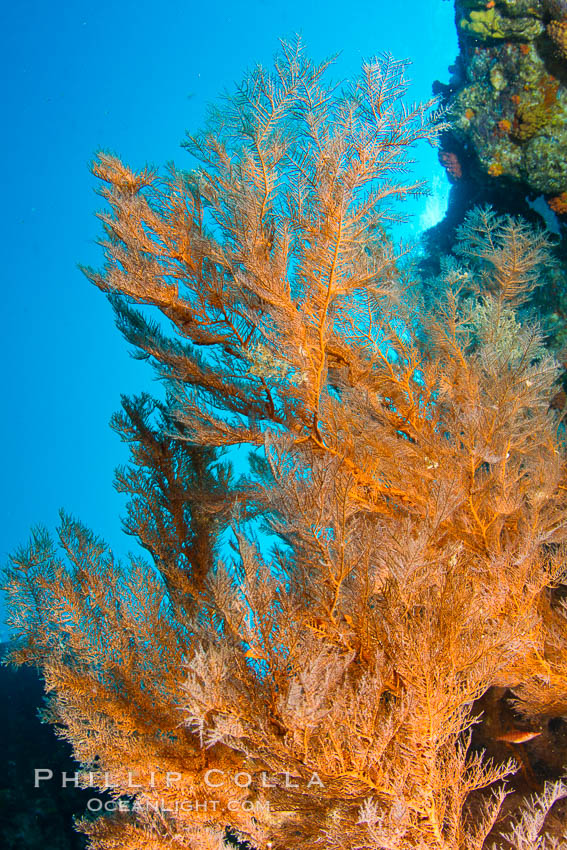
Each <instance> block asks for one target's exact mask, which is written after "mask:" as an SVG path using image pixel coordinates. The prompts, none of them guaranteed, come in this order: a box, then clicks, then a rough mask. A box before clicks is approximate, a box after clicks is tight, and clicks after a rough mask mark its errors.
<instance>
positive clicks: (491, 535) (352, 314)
mask: <svg viewBox="0 0 567 850" xmlns="http://www.w3.org/2000/svg"><path fill="white" fill-rule="evenodd" d="M465 5H467V8H468V7H469V6H470V9H471V10H470V14H469V17H468V18H467V20H468V31H469V32H470V31H471V30H473V31H474V32H476V33H477V34H478V35H479V37H482V38H484V34H485V30H486V29H487V28H489V29H490V32H491V33H492V35H494V34H496V35H497V36H498V37H499V38H500V37H501V32H500V30H501V28H502V26H503V24H502V21H501V18H503V16H504V13H503V12H502V11H501V7H502V6H503V5H504V6H505V7H506V9H509V8H510V7H511V3H506V4H501V3H498V4H496V3H491V4H488V6H487V11H486V12H483V13H482V14H480V13H478V14H473V13H476V12H477V6H476V4H465ZM491 9H492V10H495V11H490V10H491ZM498 16H499V17H498ZM538 26H539V25H538ZM542 26H543V24H542ZM462 29H463V31H465V30H467V27H465V26H463V27H462ZM327 64H328V63H323V64H322V65H316V64H313V63H312V62H311V61H309V60H308V59H307V58H306V56H305V55H304V53H303V50H302V47H301V44H300V43H296V44H293V45H283V47H282V51H281V53H280V54H279V56H278V57H277V59H276V61H275V65H274V67H273V68H272V69H271V71H267V70H264V69H261V68H257V69H255V70H254V71H253V72H251V74H250V75H249V76H248V77H247V78H246V79H245V80H244V81H243V83H242V84H241V85H240V86H239V87H238V88H237V90H236V91H235V93H234V94H233V95H232V97H230V98H228V99H227V100H226V101H225V103H224V105H223V109H222V110H220V111H215V112H213V113H212V114H211V118H210V122H209V124H208V126H207V127H206V128H205V130H204V131H203V132H202V133H201V134H198V135H196V136H193V137H190V138H189V140H188V142H187V148H188V150H189V152H190V153H191V154H192V160H191V170H188V171H180V170H175V169H173V168H171V169H170V170H169V171H168V172H167V173H165V174H164V175H162V176H159V175H158V174H157V173H155V172H153V171H151V170H149V169H146V170H144V171H142V172H138V173H136V172H134V171H132V170H131V169H129V168H128V167H127V166H125V165H124V164H123V163H121V162H120V161H119V160H117V159H115V158H113V157H110V156H107V155H101V156H99V157H98V159H97V160H96V162H95V164H94V172H95V174H96V175H97V176H98V177H99V179H100V181H101V193H102V195H103V197H104V198H105V199H106V201H107V203H108V210H107V211H106V212H104V213H101V215H100V218H101V221H102V224H103V228H104V233H105V241H104V243H103V244H104V250H105V252H106V264H105V267H104V269H103V270H102V272H96V271H91V270H87V273H88V275H89V277H90V278H91V279H92V281H93V282H94V283H95V284H96V285H97V286H98V287H100V288H101V289H102V290H103V291H105V292H107V293H108V295H109V297H110V299H111V302H112V304H113V306H114V308H115V311H116V316H117V321H118V326H119V328H120V329H121V331H122V332H123V333H124V335H125V337H126V338H127V340H128V341H129V342H130V343H131V344H132V345H133V346H134V348H135V349H136V351H137V352H138V355H139V356H140V357H141V358H144V359H148V360H150V362H152V363H153V365H154V366H155V368H156V369H157V370H158V373H159V374H160V376H161V377H162V380H163V381H164V383H165V386H166V388H167V399H166V401H165V402H159V401H156V400H153V399H151V398H150V397H149V396H147V395H143V396H140V397H137V398H124V399H123V408H122V411H121V412H120V413H119V414H117V415H116V417H115V418H114V420H113V426H114V428H115V429H116V430H117V431H118V432H119V433H120V434H121V436H122V438H123V439H124V440H125V441H126V442H127V443H128V445H129V447H130V452H131V463H130V465H129V466H128V467H126V468H123V469H120V470H118V473H117V482H116V483H117V487H118V488H119V490H121V491H122V492H124V493H127V494H128V496H129V498H130V501H129V507H128V515H127V517H126V520H125V529H126V531H127V532H128V533H130V534H132V535H134V536H135V537H136V538H137V539H138V540H139V542H140V543H141V545H142V546H143V547H144V548H145V550H146V551H147V553H148V556H149V560H147V561H144V560H143V559H141V558H132V560H131V563H129V564H127V565H122V564H120V563H118V562H117V561H116V560H115V558H114V557H113V555H112V552H111V550H110V549H109V548H108V547H107V546H106V544H105V543H103V542H102V541H101V540H100V539H99V538H97V537H95V536H94V535H93V534H92V533H91V532H90V531H89V530H88V529H87V528H85V527H84V526H83V525H82V524H80V523H79V522H77V521H76V520H74V519H73V518H72V517H70V516H67V515H63V516H62V522H61V527H60V530H59V539H58V541H57V542H55V541H53V540H52V539H50V537H49V535H48V534H47V533H46V532H44V531H42V530H36V531H35V532H34V534H33V536H32V538H31V540H30V542H29V544H28V545H27V546H24V547H22V548H21V549H20V550H19V551H18V552H16V553H15V554H14V555H13V557H12V559H11V566H10V568H9V571H8V579H7V581H8V592H9V595H10V597H11V604H12V611H13V617H12V623H13V627H14V629H15V631H16V634H17V643H16V646H15V648H14V651H13V653H12V660H13V661H14V662H15V663H19V664H31V665H36V666H37V667H38V668H39V669H40V670H41V671H42V674H43V676H44V678H45V684H46V688H47V691H48V695H49V701H48V704H47V708H46V709H45V718H46V719H47V720H49V721H50V722H52V723H54V724H55V725H56V727H57V729H58V732H59V734H60V735H61V736H62V737H64V738H65V739H66V740H68V741H69V742H70V743H71V745H72V747H73V750H74V754H75V757H76V759H77V761H78V762H79V763H80V765H81V771H82V772H84V773H85V774H87V775H88V777H89V782H90V781H91V777H92V784H93V786H94V787H95V788H97V789H100V790H105V789H106V790H107V793H108V794H109V799H110V800H111V803H110V804H109V808H110V809H112V811H108V809H107V810H106V811H105V806H104V804H103V803H101V805H100V806H99V809H100V814H99V815H97V816H95V815H96V813H87V815H86V816H85V817H84V818H83V819H82V820H81V821H80V822H79V823H78V828H79V829H80V830H81V831H82V832H83V833H84V834H85V835H86V836H88V841H89V847H90V848H93V850H111V848H112V849H113V850H114V848H118V847H120V848H128V850H136V849H137V848H138V849H139V850H141V849H142V848H143V850H165V848H172V847H176V848H178V847H186V848H191V850H205V848H207V850H209V849H210V850H213V849H214V850H217V848H223V847H226V846H227V845H230V844H231V843H232V844H233V843H234V842H235V841H238V842H247V843H248V845H249V846H250V847H254V848H258V849H259V850H264V848H266V850H271V848H278V850H279V848H281V850H283V848H290V847H297V848H301V850H321V848H325V849H326V850H339V848H345V847H351V848H359V849H360V850H363V848H364V850H366V848H368V850H384V848H391V850H395V849H396V848H399V850H407V849H408V848H416V850H417V848H420V850H424V848H428V849H429V848H431V849H432V850H457V848H459V850H461V848H462V850H481V848H488V847H497V848H502V850H504V848H506V850H508V848H516V850H530V849H531V850H536V848H537V850H544V848H560V847H565V846H566V843H565V842H566V841H567V837H566V835H565V823H566V818H565V810H564V809H562V808H561V807H562V805H564V803H563V800H564V798H565V797H566V795H567V787H566V786H564V785H563V784H562V782H561V777H562V776H563V774H564V770H565V764H567V737H566V733H565V724H564V721H563V718H564V717H565V716H567V673H566V671H567V606H566V604H565V598H566V585H565V555H566V548H565V547H566V538H567V521H566V517H567V513H566V512H567V462H566V461H567V455H566V446H565V429H564V424H563V418H562V414H561V412H560V411H559V410H558V409H557V407H556V406H554V405H553V400H554V399H555V398H556V397H557V394H558V392H559V390H560V385H559V380H560V377H561V374H562V369H561V365H560V363H559V362H558V360H557V359H555V357H554V356H553V355H552V354H551V352H550V351H549V350H548V349H547V348H546V344H545V339H544V336H543V334H542V331H541V328H540V326H539V325H538V322H537V321H536V320H535V318H534V315H533V310H532V309H531V308H530V304H533V298H534V294H535V293H536V292H537V289H538V286H539V284H540V283H541V281H542V280H543V279H544V277H545V274H546V270H547V269H549V268H550V267H551V266H552V265H553V262H552V257H551V253H550V248H549V244H548V241H547V239H546V237H545V236H544V235H543V234H542V233H541V232H538V231H536V230H534V229H533V228H531V227H530V226H529V225H528V224H526V223H525V222H524V221H522V220H520V219H517V218H513V217H509V216H508V217H506V216H505V217H501V216H497V215H496V214H495V213H493V212H491V211H490V210H489V209H487V208H480V209H476V210H475V211H473V212H472V213H469V214H468V215H467V216H466V217H465V219H464V222H463V224H462V226H461V227H460V229H459V230H458V231H457V233H456V236H455V241H454V244H453V245H452V257H451V258H445V259H443V260H442V261H440V262H439V267H440V275H439V276H438V278H437V279H436V280H435V281H431V280H430V281H427V282H424V281H421V280H419V279H416V278H415V275H414V272H413V271H412V268H411V267H410V266H409V265H408V264H407V263H406V262H404V257H405V255H406V253H407V250H406V249H405V248H404V247H403V246H396V245H394V244H393V243H392V241H391V240H390V238H389V236H388V227H389V224H390V222H391V221H392V220H393V219H395V218H396V217H397V215H398V212H397V204H398V202H400V201H403V199H404V198H405V197H407V196H408V195H411V194H415V193H418V192H421V191H422V190H423V184H422V182H421V181H419V180H414V179H413V178H412V177H411V176H409V166H410V165H411V158H410V155H411V150H412V147H413V146H414V145H415V143H416V142H418V141H420V140H423V139H426V140H430V141H432V142H434V141H435V139H436V136H437V134H438V133H439V132H444V131H447V127H446V125H444V124H442V123H441V122H440V119H439V116H438V115H436V114H435V113H434V112H433V111H432V110H433V109H434V107H435V103H434V102H430V103H427V104H417V105H412V106H410V105H408V104H407V103H406V102H405V101H404V98H405V95H406V89H407V84H406V81H405V68H406V64H405V63H403V62H402V63H400V62H396V61H394V60H393V59H392V58H391V57H389V56H382V57H379V58H378V59H376V60H374V61H372V62H369V63H367V64H365V65H364V66H363V68H362V72H361V74H360V76H359V77H358V79H356V80H355V81H354V82H353V83H351V84H350V85H347V86H344V87H343V88H342V89H340V88H337V87H334V86H330V85H329V84H328V83H327V82H326V79H327V77H326V71H327ZM494 85H495V87H496V88H498V86H499V85H500V83H499V82H498V80H497V78H496V75H495V77H494ZM518 108H519V105H518ZM471 120H472V119H471ZM525 123H526V122H525V121H524V120H523V119H522V120H520V118H518V131H517V132H519V130H520V128H521V127H522V126H523V124H525ZM514 132H516V131H514ZM538 132H539V130H538ZM533 138H535V134H534V136H533ZM454 168H455V171H456V168H457V166H456V165H455V166H454ZM152 309H153V311H154V314H155V313H157V314H158V315H159V321H155V319H153V318H152V312H151V311H152ZM233 447H248V469H247V471H246V473H242V472H239V473H238V474H237V473H236V472H235V470H234V469H232V468H231V467H230V464H229V463H228V459H227V458H228V452H229V450H231V449H232V448H233ZM255 529H256V531H255ZM258 529H260V530H261V532H262V533H261V535H260V533H259V532H258ZM229 530H231V531H230V532H229ZM227 540H228V544H227ZM38 767H41V768H43V769H49V766H48V765H41V766H38ZM172 776H175V777H176V778H177V777H178V781H176V782H175V783H172V782H168V777H170V778H171V777H172ZM219 776H222V777H226V776H230V777H243V778H244V779H245V780H246V781H243V782H242V783H240V782H234V781H229V782H226V783H223V784H221V785H219V787H216V788H215V789H214V796H213V795H210V794H209V793H208V791H210V790H211V789H210V788H209V787H208V781H209V782H210V780H211V778H213V781H214V779H215V777H216V778H218V777H219ZM266 776H267V777H268V778H269V781H268V782H267V783H264V782H263V781H262V778H263V777H266ZM313 776H316V777H317V779H318V780H320V781H317V782H312V781H311V779H312V778H313ZM107 777H110V779H111V781H110V787H109V788H108V787H107V786H108V783H107V782H106V778H107ZM40 778H45V779H47V778H49V779H51V777H48V775H47V774H46V775H43V774H42V776H41V777H38V781H39V779H40ZM133 778H135V780H136V786H135V787H133V786H132V779H133ZM288 780H289V781H288ZM209 797H211V798H212V799H214V800H215V801H218V805H215V807H214V808H213V807H212V806H209V807H207V808H203V807H202V806H201V805H200V804H201V803H202V802H204V801H205V800H206V799H208V798H209ZM156 798H157V799H159V801H160V805H159V806H152V803H153V801H155V799H156ZM184 801H191V806H190V807H189V808H187V807H186V806H184V805H183V804H182V803H183V802H184ZM130 804H131V805H130ZM113 807H114V808H113Z"/></svg>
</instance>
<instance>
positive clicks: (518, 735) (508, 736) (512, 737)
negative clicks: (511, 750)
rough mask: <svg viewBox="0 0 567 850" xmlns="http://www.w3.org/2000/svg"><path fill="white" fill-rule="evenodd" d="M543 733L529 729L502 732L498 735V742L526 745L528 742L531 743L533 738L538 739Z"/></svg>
mask: <svg viewBox="0 0 567 850" xmlns="http://www.w3.org/2000/svg"><path fill="white" fill-rule="evenodd" d="M538 735H541V732H533V731H531V730H529V729H510V731H509V732H502V734H501V735H497V736H496V738H495V740H496V741H506V742H507V743H508V744H524V743H525V742H526V741H531V740H532V738H537V736H538Z"/></svg>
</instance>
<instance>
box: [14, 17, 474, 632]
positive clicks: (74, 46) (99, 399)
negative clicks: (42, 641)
mask: <svg viewBox="0 0 567 850" xmlns="http://www.w3.org/2000/svg"><path fill="white" fill-rule="evenodd" d="M1 30H2V35H1V39H2V44H1V47H0V57H1V58H0V61H1V62H2V64H3V66H4V67H3V69H2V79H3V81H4V90H5V95H6V97H5V102H4V106H3V118H4V121H3V122H2V123H3V127H4V129H3V132H2V134H1V135H0V145H1V147H2V152H1V157H2V159H1V162H2V184H3V192H2V199H3V203H2V213H1V215H2V219H3V221H2V233H3V245H2V255H3V256H2V278H3V292H2V315H3V319H2V331H3V334H2V342H3V357H2V365H1V369H2V377H1V381H2V392H1V399H2V404H3V415H2V417H1V422H0V428H1V430H2V433H1V435H0V451H1V481H2V489H1V492H0V524H1V527H0V562H2V563H3V562H5V560H6V556H7V554H8V553H9V552H11V551H13V549H14V548H15V547H16V546H17V545H19V544H20V543H22V542H24V541H25V540H26V539H27V537H28V534H29V529H30V526H31V525H32V524H34V523H37V522H42V523H45V524H47V525H48V526H50V527H54V525H55V524H56V522H57V511H58V508H59V507H61V506H63V507H65V508H66V509H68V510H70V511H72V513H73V514H74V515H76V516H78V517H79V518H80V519H81V520H83V521H84V522H86V523H87V524H88V525H89V526H90V527H91V528H92V529H93V530H94V531H95V532H96V533H97V534H100V535H101V536H103V537H105V538H106V539H107V540H108V541H109V543H111V545H112V547H113V549H114V551H115V552H117V553H119V554H124V553H126V552H127V551H128V550H130V549H132V548H133V547H134V544H133V540H132V538H127V537H125V536H124V535H123V534H122V533H121V530H120V515H121V513H123V504H124V503H123V498H122V497H121V496H119V495H118V494H116V493H115V491H114V490H113V487H112V476H113V470H114V467H115V466H116V465H117V464H119V463H123V462H125V461H126V459H127V452H126V449H125V448H124V447H123V446H122V444H121V443H120V441H119V439H118V437H117V436H116V435H115V434H114V433H113V432H111V430H110V429H109V427H108V421H109V419H110V416H111V414H112V413H113V412H114V411H115V410H116V409H117V408H118V407H119V403H120V393H123V392H127V393H135V392H139V391H140V390H142V389H149V390H150V391H151V390H152V388H153V386H154V385H152V375H151V372H150V370H149V368H148V367H147V366H144V365H143V364H140V363H138V362H136V361H134V360H132V359H131V358H130V357H129V355H128V348H127V345H126V343H125V342H124V341H123V339H122V338H121V336H120V335H119V333H118V331H116V330H115V328H114V326H113V319H112V313H111V310H110V308H109V306H108V304H107V302H106V300H105V298H104V296H103V295H102V294H101V293H100V292H98V291H97V290H96V289H95V288H94V287H93V286H92V285H90V284H89V283H88V282H87V281H86V279H85V278H84V277H83V276H82V275H81V273H80V272H79V271H78V270H77V268H76V264H77V263H83V264H87V265H88V264H90V265H94V266H97V265H100V264H101V252H100V249H98V247H97V246H96V244H95V242H96V239H97V238H98V237H99V235H100V229H99V225H98V222H97V221H96V219H95V217H94V212H95V211H96V210H97V209H100V208H101V207H102V202H101V200H100V199H99V198H97V197H96V195H95V193H94V191H93V189H94V186H95V180H94V179H93V178H92V177H91V175H90V173H89V168H88V166H89V162H90V160H91V159H92V156H93V155H94V153H95V152H96V151H97V150H99V149H105V150H110V151H112V152H114V153H116V154H118V155H119V156H120V157H122V158H123V159H124V160H125V161H126V162H128V163H129V164H131V165H132V166H134V167H141V166H143V165H144V164H145V163H151V164H156V165H162V164H164V163H165V162H167V161H170V160H175V161H176V162H177V163H178V164H179V165H180V166H181V167H184V166H187V165H188V164H189V160H188V155H187V154H186V153H184V152H183V151H182V150H181V149H180V147H179V143H180V142H181V140H182V139H183V137H184V134H185V132H186V130H195V129H197V128H198V127H199V126H200V125H201V124H202V121H203V117H204V114H205V106H206V104H207V103H208V102H210V101H211V100H214V99H215V98H216V96H217V95H218V94H219V93H220V92H221V91H222V90H223V89H224V88H225V87H230V86H231V85H232V84H233V83H234V82H236V81H238V80H240V79H241V77H242V75H243V73H244V72H245V70H246V69H247V68H249V67H250V66H252V65H253V64H254V63H256V62H261V63H262V64H265V65H269V64H270V62H271V58H272V56H273V54H274V52H275V51H276V49H277V46H278V39H279V38H280V37H289V36H292V35H293V34H294V33H297V32H299V33H301V34H302V36H303V37H304V40H305V42H306V45H307V47H308V51H309V54H310V55H311V56H312V57H313V58H314V59H315V60H319V59H323V58H324V57H326V56H329V55H331V54H334V53H336V52H339V51H340V57H339V59H338V61H337V64H336V66H335V69H334V71H333V72H332V76H333V78H334V79H339V78H346V77H349V76H351V75H353V74H355V73H356V72H357V71H358V69H359V68H360V64H361V62H362V60H363V59H364V58H368V57H371V56H373V55H375V54H377V53H379V52H381V51H384V50H388V51H390V52H391V53H392V54H393V55H394V56H395V57H396V58H400V59H401V58H406V57H409V58H411V59H412V61H413V66H412V68H411V69H410V76H411V78H412V79H413V80H414V85H413V86H412V89H411V91H410V98H411V99H412V100H416V99H424V98H428V97H429V96H430V92H431V83H432V81H433V80H434V79H436V78H439V79H442V80H445V81H446V80H447V78H448V74H447V66H448V65H449V64H451V63H452V61H453V60H454V58H455V55H456V50H457V47H456V36H455V32H454V22H453V4H452V3H451V2H445V0H426V1H425V2H424V0H398V1H397V2H390V0H375V2H374V3H370V2H359V1H358V0H352V2H349V3H347V4H343V3H340V4H339V3H338V2H336V0H327V2H319V0H317V1H316V2H313V0H309V2H305V0H303V2H299V0H286V2H276V3H272V2H268V0H264V2H262V0H253V2H246V3H235V2H219V0H211V2H207V3H200V4H197V3H194V2H174V1H173V0H163V2H160V3H158V2H150V0H136V2H131V0H122V2H120V3H119V2H116V0H101V2H97V3H90V4H87V3H80V2H72V0H67V2H61V0H60V2H52V3H45V2H43V0H42V2H37V0H36V2H26V0H19V2H17V3H6V4H4V8H3V12H2V26H1ZM419 158H420V163H419V165H418V170H419V173H420V174H421V175H422V176H425V177H426V178H428V179H429V180H430V181H431V183H432V188H433V192H434V194H433V197H432V198H430V199H429V200H428V201H427V202H422V203H421V204H420V206H419V207H418V208H417V213H416V216H415V218H414V220H413V223H412V228H413V231H418V230H419V229H420V228H423V227H425V226H427V225H428V224H430V223H432V222H434V221H435V220H436V219H437V218H439V217H440V216H441V215H442V213H443V211H444V204H445V201H446V196H447V183H446V180H445V177H444V174H443V171H442V169H441V168H440V166H439V164H438V162H437V154H436V152H434V151H432V150H431V149H429V148H423V149H420V151H419ZM0 617H1V610H0ZM1 619H2V620H3V617H1ZM1 629H2V627H0V637H1V636H2V630H1Z"/></svg>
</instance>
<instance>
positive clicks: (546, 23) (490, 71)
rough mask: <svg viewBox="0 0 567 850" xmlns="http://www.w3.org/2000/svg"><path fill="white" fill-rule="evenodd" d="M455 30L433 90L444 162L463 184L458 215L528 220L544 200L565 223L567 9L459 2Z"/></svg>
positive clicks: (538, 2)
mask: <svg viewBox="0 0 567 850" xmlns="http://www.w3.org/2000/svg"><path fill="white" fill-rule="evenodd" d="M455 22H456V26H457V30H458V34H459V48H460V52H459V56H458V58H457V60H456V62H455V64H454V65H453V66H452V68H450V72H451V78H450V81H449V83H448V84H442V83H436V84H435V90H436V92H437V94H439V95H440V96H441V98H442V100H443V101H444V104H445V106H446V107H447V110H448V116H449V119H450V121H451V129H450V130H449V131H448V132H447V133H446V134H445V136H444V138H443V143H442V149H441V161H442V162H443V163H444V164H445V166H446V168H447V173H448V174H449V178H450V180H451V181H452V182H453V183H454V184H458V183H459V181H464V184H465V185H464V186H461V187H459V189H460V191H458V192H456V193H454V194H455V195H457V196H462V197H460V199H459V202H458V203H457V205H456V206H457V207H458V208H461V207H464V208H465V210H466V208H468V206H470V205H471V204H470V203H469V202H468V200H467V198H468V199H469V200H470V201H471V202H472V204H474V203H478V202H479V201H483V200H486V201H488V202H490V203H492V205H493V206H495V207H496V208H498V209H499V210H500V211H502V212H521V213H526V209H525V207H526V204H527V205H531V204H533V202H534V201H535V200H536V199H537V198H542V199H543V200H544V201H545V203H546V205H547V210H548V211H549V212H550V213H553V215H556V216H559V217H564V216H567V157H566V156H565V152H566V150H567V3H565V2H562V0H489V2H486V0H484V2H483V1H482V0H456V2H455ZM467 184H468V185H467ZM542 210H543V204H542V203H541V202H540V213H541V211H542ZM463 212H464V211H463ZM459 217H460V216H459Z"/></svg>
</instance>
